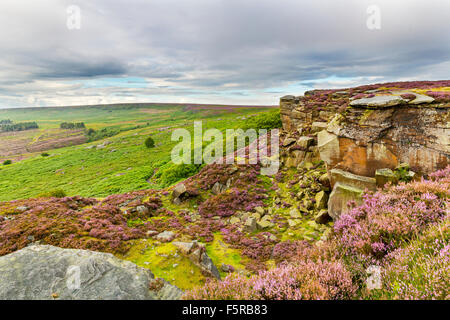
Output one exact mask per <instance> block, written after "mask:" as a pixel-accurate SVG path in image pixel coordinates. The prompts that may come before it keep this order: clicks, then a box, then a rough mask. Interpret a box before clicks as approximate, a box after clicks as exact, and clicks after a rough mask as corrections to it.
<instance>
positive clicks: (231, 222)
mask: <svg viewBox="0 0 450 320" xmlns="http://www.w3.org/2000/svg"><path fill="white" fill-rule="evenodd" d="M239 222H241V220H240V219H239V218H238V217H231V218H230V224H236V223H239Z"/></svg>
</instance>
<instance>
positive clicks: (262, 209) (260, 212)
mask: <svg viewBox="0 0 450 320" xmlns="http://www.w3.org/2000/svg"><path fill="white" fill-rule="evenodd" d="M255 211H256V212H257V213H259V214H260V215H261V216H263V215H264V213H265V210H264V208H263V207H256V208H255Z"/></svg>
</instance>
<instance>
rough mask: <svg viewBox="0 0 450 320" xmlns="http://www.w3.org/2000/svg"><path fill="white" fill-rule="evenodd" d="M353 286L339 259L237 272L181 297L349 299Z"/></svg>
mask: <svg viewBox="0 0 450 320" xmlns="http://www.w3.org/2000/svg"><path fill="white" fill-rule="evenodd" d="M355 293H356V287H355V286H354V285H353V283H352V279H351V275H350V273H349V272H348V271H346V270H345V268H344V266H343V264H342V263H340V262H328V261H317V262H312V261H308V262H304V261H302V262H301V261H298V262H296V263H291V264H284V265H281V266H279V267H277V268H274V269H272V270H269V271H263V272H260V273H259V274H258V275H255V276H252V277H250V278H245V277H243V276H240V275H237V274H231V275H229V276H227V277H226V278H225V279H224V280H223V281H221V282H218V281H210V282H208V283H207V284H206V285H205V286H204V287H200V288H196V289H193V290H191V291H188V292H187V293H186V294H185V295H184V299H196V300H204V299H207V300H230V299H233V300H234V299H238V300H311V299H314V300H324V299H326V300H343V299H352V298H354V296H355Z"/></svg>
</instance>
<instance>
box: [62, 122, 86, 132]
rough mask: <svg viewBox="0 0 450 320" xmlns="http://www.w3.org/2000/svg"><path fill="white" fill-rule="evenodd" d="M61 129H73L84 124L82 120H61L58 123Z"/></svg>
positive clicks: (80, 127) (84, 126) (81, 127)
mask: <svg viewBox="0 0 450 320" xmlns="http://www.w3.org/2000/svg"><path fill="white" fill-rule="evenodd" d="M59 127H60V128H61V129H67V130H73V129H84V128H86V125H85V124H84V122H76V123H73V122H63V123H61V124H60V125H59Z"/></svg>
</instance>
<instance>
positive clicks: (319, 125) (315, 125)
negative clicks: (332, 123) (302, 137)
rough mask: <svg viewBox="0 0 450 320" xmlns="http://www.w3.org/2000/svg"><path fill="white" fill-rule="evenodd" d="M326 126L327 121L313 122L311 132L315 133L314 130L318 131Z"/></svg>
mask: <svg viewBox="0 0 450 320" xmlns="http://www.w3.org/2000/svg"><path fill="white" fill-rule="evenodd" d="M327 127H328V123H327V122H319V121H316V122H313V123H312V125H311V132H312V133H316V132H320V131H322V130H325V129H326V128H327Z"/></svg>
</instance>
